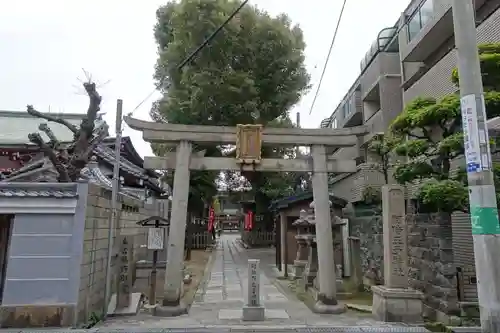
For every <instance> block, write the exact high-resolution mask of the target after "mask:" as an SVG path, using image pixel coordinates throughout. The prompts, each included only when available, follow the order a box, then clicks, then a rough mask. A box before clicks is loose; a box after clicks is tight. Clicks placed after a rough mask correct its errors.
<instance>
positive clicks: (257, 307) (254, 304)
mask: <svg viewBox="0 0 500 333" xmlns="http://www.w3.org/2000/svg"><path fill="white" fill-rule="evenodd" d="M264 318H265V309H264V307H263V306H262V305H261V304H260V271H259V260H258V259H248V290H247V295H246V305H245V306H244V307H243V318H242V319H243V320H244V321H262V320H264Z"/></svg>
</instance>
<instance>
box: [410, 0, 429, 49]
mask: <svg viewBox="0 0 500 333" xmlns="http://www.w3.org/2000/svg"><path fill="white" fill-rule="evenodd" d="M433 6H434V4H433V0H426V1H424V2H423V3H421V4H420V5H419V7H418V8H417V10H416V11H415V13H413V15H412V16H411V17H410V19H409V20H408V22H407V29H408V41H411V40H412V39H413V38H415V36H416V35H418V33H419V32H420V30H422V28H423V27H424V26H425V25H426V24H427V23H428V22H429V21H430V20H431V19H432V15H433V14H434V8H433Z"/></svg>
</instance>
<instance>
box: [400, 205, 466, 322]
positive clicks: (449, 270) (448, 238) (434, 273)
mask: <svg viewBox="0 0 500 333" xmlns="http://www.w3.org/2000/svg"><path fill="white" fill-rule="evenodd" d="M406 220H407V223H408V257H409V258H408V260H409V274H408V276H409V282H410V286H411V287H412V288H415V289H417V290H420V291H422V292H423V293H424V297H425V298H424V304H425V305H426V315H427V316H429V317H431V318H435V317H436V315H439V314H438V313H436V310H437V311H440V312H442V313H444V314H448V315H453V314H457V313H458V309H457V306H458V303H457V301H458V298H457V287H456V272H455V267H454V266H455V265H454V259H453V244H452V243H453V242H452V227H451V217H450V216H449V215H446V214H407V216H406Z"/></svg>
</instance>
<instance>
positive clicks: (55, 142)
mask: <svg viewBox="0 0 500 333" xmlns="http://www.w3.org/2000/svg"><path fill="white" fill-rule="evenodd" d="M38 129H39V130H40V131H42V132H44V133H45V134H46V135H47V136H48V137H49V139H50V143H51V145H50V146H51V147H52V148H54V149H58V148H59V145H60V142H59V140H58V139H57V137H56V135H55V134H54V132H52V129H51V128H50V127H49V125H48V124H47V123H43V124H40V125H39V126H38Z"/></svg>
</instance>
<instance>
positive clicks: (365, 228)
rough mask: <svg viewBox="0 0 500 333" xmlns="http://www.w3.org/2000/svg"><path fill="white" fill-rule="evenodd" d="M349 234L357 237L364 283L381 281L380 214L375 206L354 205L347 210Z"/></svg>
mask: <svg viewBox="0 0 500 333" xmlns="http://www.w3.org/2000/svg"><path fill="white" fill-rule="evenodd" d="M348 218H349V227H350V231H349V234H350V236H353V237H358V238H359V241H360V250H361V251H360V252H361V258H360V259H361V273H362V274H363V280H364V283H365V284H379V283H382V282H383V278H384V277H383V272H384V267H383V264H384V244H383V234H382V214H381V210H380V207H377V206H359V205H358V206H356V207H354V209H353V210H352V211H350V212H349V215H348Z"/></svg>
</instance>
